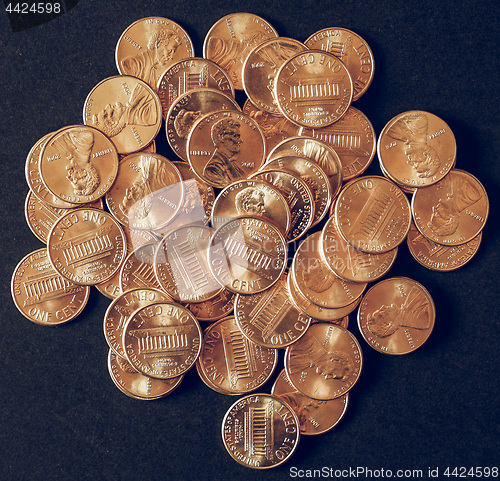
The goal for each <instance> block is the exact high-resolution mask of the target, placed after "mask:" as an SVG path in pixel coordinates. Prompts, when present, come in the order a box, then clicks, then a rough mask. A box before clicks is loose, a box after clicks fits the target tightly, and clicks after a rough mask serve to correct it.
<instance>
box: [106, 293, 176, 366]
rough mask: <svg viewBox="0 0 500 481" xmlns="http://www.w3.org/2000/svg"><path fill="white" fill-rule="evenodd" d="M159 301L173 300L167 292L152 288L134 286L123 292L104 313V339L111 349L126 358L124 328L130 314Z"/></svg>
mask: <svg viewBox="0 0 500 481" xmlns="http://www.w3.org/2000/svg"><path fill="white" fill-rule="evenodd" d="M159 301H166V302H171V301H172V299H171V298H170V296H168V295H167V294H166V293H165V292H162V291H160V290H158V289H151V288H140V287H137V288H134V289H130V290H129V291H127V292H123V293H121V294H120V295H119V296H117V297H116V298H115V299H114V300H113V301H112V302H111V304H110V305H109V306H108V308H107V310H106V313H105V314H104V323H103V327H104V339H106V342H107V343H108V346H109V347H110V348H111V350H112V351H113V352H114V353H115V354H117V355H118V356H120V357H122V358H126V354H125V348H124V346H123V329H124V327H125V324H126V323H127V321H128V320H129V318H130V316H131V315H132V314H133V313H134V312H135V311H136V310H137V309H139V308H140V307H144V306H148V305H149V304H153V303H155V302H159Z"/></svg>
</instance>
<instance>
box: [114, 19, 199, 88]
mask: <svg viewBox="0 0 500 481" xmlns="http://www.w3.org/2000/svg"><path fill="white" fill-rule="evenodd" d="M193 56H194V49H193V42H192V41H191V38H190V37H189V35H188V34H187V32H186V31H185V30H184V29H183V28H182V27H181V26H180V25H179V24H177V23H176V22H173V21H172V20H170V19H168V18H163V17H147V18H141V19H140V20H137V21H135V22H134V23H133V24H132V25H130V26H129V27H127V28H126V29H125V31H124V32H123V33H122V35H121V36H120V38H119V39H118V43H117V45H116V50H115V58H116V67H117V68H118V71H119V72H120V73H121V74H122V75H133V76H134V77H138V78H140V79H141V80H144V81H145V82H146V83H148V84H149V86H150V87H151V88H152V89H154V90H156V87H157V85H158V81H159V80H160V77H161V75H162V74H163V72H165V71H166V70H167V69H168V68H169V67H170V66H171V65H172V64H173V63H175V62H177V61H178V60H181V59H185V58H186V57H193Z"/></svg>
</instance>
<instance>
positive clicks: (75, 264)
mask: <svg viewBox="0 0 500 481" xmlns="http://www.w3.org/2000/svg"><path fill="white" fill-rule="evenodd" d="M47 251H48V254H49V258H50V261H51V263H52V265H53V266H54V269H55V270H56V271H57V272H59V273H60V274H61V275H62V276H63V277H65V278H66V279H68V280H69V281H71V282H74V283H75V284H82V285H95V284H99V283H101V282H104V281H106V280H107V279H109V278H110V277H112V276H113V274H114V273H115V272H116V271H117V270H118V269H119V268H120V265H121V263H122V261H123V259H124V257H125V254H126V247H125V234H124V233H123V231H122V229H121V227H120V226H119V224H118V222H116V221H115V220H114V218H113V217H112V216H111V215H110V214H108V213H107V212H104V211H102V210H98V209H89V208H81V209H74V210H72V211H70V212H68V213H67V214H64V215H63V216H61V217H60V218H59V219H58V220H57V222H56V223H55V224H54V226H53V227H52V229H51V230H50V233H49V236H48V239H47Z"/></svg>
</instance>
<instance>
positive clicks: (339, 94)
mask: <svg viewBox="0 0 500 481" xmlns="http://www.w3.org/2000/svg"><path fill="white" fill-rule="evenodd" d="M352 94H353V86H352V80H351V76H350V74H349V72H348V71H347V68H346V67H345V65H344V64H343V63H342V62H341V61H340V60H339V59H338V58H337V57H335V56H334V55H332V54H331V53H328V52H324V51H322V50H308V51H305V52H300V53H297V54H295V55H293V56H292V57H290V58H289V59H288V60H287V61H286V62H285V63H283V65H282V66H281V67H280V69H279V70H278V73H277V75H276V78H275V81H274V97H275V99H276V102H277V104H278V107H279V109H280V111H281V113H282V114H283V115H284V116H285V117H286V118H287V119H288V120H290V121H292V122H294V123H296V124H297V125H301V126H302V127H325V126H327V125H330V124H333V123H334V122H337V120H339V119H340V118H341V117H342V115H344V114H345V112H346V110H347V109H348V108H349V106H350V105H351V101H352Z"/></svg>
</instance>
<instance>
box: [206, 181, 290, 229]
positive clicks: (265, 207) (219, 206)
mask: <svg viewBox="0 0 500 481" xmlns="http://www.w3.org/2000/svg"><path fill="white" fill-rule="evenodd" d="M249 215H253V216H257V217H262V218H263V219H267V220H270V221H272V222H273V223H274V224H276V226H277V227H279V228H280V229H281V232H282V233H283V235H286V233H287V232H288V230H289V228H290V209H289V207H288V203H287V201H286V199H285V197H284V196H283V194H281V192H280V191H279V190H278V189H277V188H276V187H274V186H272V185H270V184H268V183H267V182H260V181H258V180H248V179H245V180H237V181H236V182H233V183H232V184H229V185H228V186H227V187H225V188H224V189H222V190H221V192H220V193H219V195H218V196H217V199H215V202H214V207H213V210H212V217H211V223H212V227H213V228H214V229H218V228H219V227H220V226H221V225H222V224H224V223H225V222H227V221H230V220H232V219H234V218H235V217H239V216H249Z"/></svg>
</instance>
